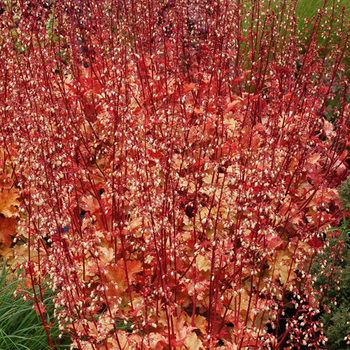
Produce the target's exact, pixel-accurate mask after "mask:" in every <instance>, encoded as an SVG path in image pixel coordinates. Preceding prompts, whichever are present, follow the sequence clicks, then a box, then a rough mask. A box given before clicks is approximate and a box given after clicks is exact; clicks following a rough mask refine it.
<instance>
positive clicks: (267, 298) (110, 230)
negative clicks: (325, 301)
mask: <svg viewBox="0 0 350 350" xmlns="http://www.w3.org/2000/svg"><path fill="white" fill-rule="evenodd" d="M296 6H297V1H251V2H249V3H248V2H241V1H231V0H216V1H215V0H208V1H195V0H193V1H188V0H186V1H184V0H179V1H171V0H169V1H152V0H148V1H135V0H120V1H113V0H108V1H79V2H78V1H64V2H63V1H62V2H60V1H48V2H44V1H41V2H40V1H29V2H25V1H18V2H15V3H12V5H11V4H10V3H9V4H8V5H7V7H6V10H4V12H3V13H2V15H1V20H2V24H1V34H2V35H1V39H0V51H1V53H0V65H1V69H0V95H1V98H0V110H1V113H2V119H1V124H0V126H1V129H0V130H1V131H0V132H1V142H2V147H3V148H4V149H5V151H6V152H7V153H8V154H9V161H8V164H9V166H10V167H12V169H13V173H14V176H15V182H16V184H17V186H18V188H19V189H20V194H21V200H22V202H21V203H22V207H21V213H22V216H21V219H20V222H19V228H18V239H21V240H23V241H25V242H26V244H27V246H28V261H27V263H26V267H27V268H28V270H27V271H28V274H29V276H30V280H31V283H32V285H33V289H34V287H35V285H39V286H40V280H41V279H42V278H44V277H45V276H48V277H49V278H50V283H51V286H52V288H53V289H54V290H56V291H57V298H56V300H55V303H56V316H57V318H58V319H59V322H60V325H61V327H62V330H65V331H68V332H70V334H71V335H72V339H73V340H74V346H75V347H76V348H78V349H120V350H121V349H191V350H193V349H212V348H215V349H216V348H218V349H219V348H222V349H248V348H249V349H250V348H257V349H265V348H266V349H275V350H277V349H279V348H281V347H282V346H284V348H285V349H287V348H294V347H295V346H298V348H302V347H303V346H309V347H310V346H311V347H312V348H314V349H319V348H322V344H323V343H325V341H326V340H325V337H324V335H323V333H322V327H321V325H320V323H319V322H318V321H317V316H318V315H319V313H320V311H321V306H320V305H319V302H318V300H319V293H318V292H317V291H316V290H315V289H314V288H313V276H312V275H311V274H310V272H309V271H310V266H311V264H312V260H313V258H314V256H315V254H317V253H318V252H320V251H321V250H322V248H323V247H324V246H325V245H326V244H327V237H324V236H323V233H324V232H325V229H327V228H329V227H330V226H332V225H336V224H337V223H338V222H339V220H340V218H341V211H340V205H339V200H338V194H337V187H338V185H339V184H340V182H341V181H342V180H343V179H344V178H345V177H346V175H347V169H346V165H345V161H346V159H347V150H346V147H347V146H348V145H349V129H348V125H349V104H348V102H347V98H348V95H347V94H348V86H347V80H346V76H345V75H344V73H343V69H342V68H343V67H342V65H341V62H342V58H343V56H344V52H345V49H346V47H347V43H348V36H347V34H343V33H344V32H346V30H345V24H344V21H343V19H341V20H340V21H341V23H340V24H339V22H337V21H336V16H335V14H334V12H332V11H329V10H327V8H326V6H325V5H324V8H323V9H321V11H320V15H319V16H318V17H317V18H316V19H315V21H314V24H313V26H312V28H311V29H310V32H309V34H310V35H309V36H308V40H306V41H303V39H302V36H301V34H299V33H298V31H297V19H296V17H295V12H296ZM325 18H326V19H327V20H328V23H330V25H331V26H332V31H333V33H334V31H335V30H338V32H337V36H336V37H332V36H331V31H325V30H324V29H323V28H322V23H323V22H322V19H323V20H324V19H325ZM346 33H347V32H346ZM322 35H325V36H326V38H325V39H324V40H323V41H322V40H320V37H321V36H322ZM335 86H336V87H337V89H338V90H337V91H338V96H335V94H334V91H335V90H334V89H335ZM334 97H336V98H337V99H338V105H337V108H334V109H332V110H331V109H330V107H329V106H330V105H331V104H330V102H329V101H330V100H332V99H333V98H334ZM327 113H328V115H330V114H333V115H334V116H335V122H334V125H333V124H332V123H331V122H329V121H327V120H326V118H325V115H326V114H327ZM34 290H35V291H36V294H35V296H36V301H37V304H38V307H37V309H38V312H39V313H40V314H41V316H42V319H43V321H44V325H45V327H48V325H47V324H45V315H44V310H43V308H42V307H40V305H42V304H40V303H41V300H40V298H41V296H42V294H40V290H39V292H38V289H34ZM324 292H325V291H324ZM324 292H323V293H324ZM292 309H294V312H293V313H292V312H291V310H292ZM126 329H127V330H126Z"/></svg>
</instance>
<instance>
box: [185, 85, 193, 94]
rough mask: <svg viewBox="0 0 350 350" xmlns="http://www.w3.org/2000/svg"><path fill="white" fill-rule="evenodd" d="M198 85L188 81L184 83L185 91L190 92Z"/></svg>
mask: <svg viewBox="0 0 350 350" xmlns="http://www.w3.org/2000/svg"><path fill="white" fill-rule="evenodd" d="M195 86H196V85H195V84H194V83H188V84H185V85H184V92H185V93H186V92H189V91H192V90H193V89H194V87H195Z"/></svg>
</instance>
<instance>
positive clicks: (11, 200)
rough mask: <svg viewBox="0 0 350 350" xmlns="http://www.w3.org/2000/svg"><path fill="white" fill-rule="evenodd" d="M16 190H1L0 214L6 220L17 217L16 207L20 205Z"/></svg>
mask: <svg viewBox="0 0 350 350" xmlns="http://www.w3.org/2000/svg"><path fill="white" fill-rule="evenodd" d="M18 197H19V195H18V192H17V190H16V189H10V190H3V191H1V192H0V213H1V214H3V215H4V216H6V217H7V218H12V217H16V216H18V209H17V206H18V205H19V204H20V203H19V201H18V200H17V198H18Z"/></svg>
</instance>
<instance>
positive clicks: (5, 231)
mask: <svg viewBox="0 0 350 350" xmlns="http://www.w3.org/2000/svg"><path fill="white" fill-rule="evenodd" d="M16 223H17V220H16V219H9V218H0V244H1V245H2V249H4V248H6V247H9V246H10V245H11V243H12V237H11V236H14V235H15V234H16Z"/></svg>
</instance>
